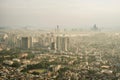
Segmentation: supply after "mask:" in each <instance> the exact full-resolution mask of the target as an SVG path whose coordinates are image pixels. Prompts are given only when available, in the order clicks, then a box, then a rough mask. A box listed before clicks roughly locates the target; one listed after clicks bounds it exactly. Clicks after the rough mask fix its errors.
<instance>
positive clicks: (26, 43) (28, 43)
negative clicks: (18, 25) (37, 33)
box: [21, 37, 32, 49]
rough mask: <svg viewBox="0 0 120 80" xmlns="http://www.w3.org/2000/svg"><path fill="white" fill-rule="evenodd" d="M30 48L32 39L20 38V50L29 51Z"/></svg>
mask: <svg viewBox="0 0 120 80" xmlns="http://www.w3.org/2000/svg"><path fill="white" fill-rule="evenodd" d="M31 47H32V37H22V39H21V48H22V49H29V48H31Z"/></svg>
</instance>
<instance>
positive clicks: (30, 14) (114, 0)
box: [0, 0, 120, 30]
mask: <svg viewBox="0 0 120 80" xmlns="http://www.w3.org/2000/svg"><path fill="white" fill-rule="evenodd" d="M119 4H120V0H59V1H58V0H0V26H2V27H4V26H10V27H24V26H31V27H33V28H34V27H37V28H44V29H45V28H55V27H56V25H60V26H61V27H63V28H74V27H75V28H90V27H92V26H93V25H94V24H97V25H98V26H99V27H100V28H104V29H116V30H117V29H119V27H120V23H119V20H120V5H119Z"/></svg>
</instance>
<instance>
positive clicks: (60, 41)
mask: <svg viewBox="0 0 120 80" xmlns="http://www.w3.org/2000/svg"><path fill="white" fill-rule="evenodd" d="M56 49H57V50H58V51H68V49H69V37H64V36H62V37H61V36H57V37H56Z"/></svg>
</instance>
